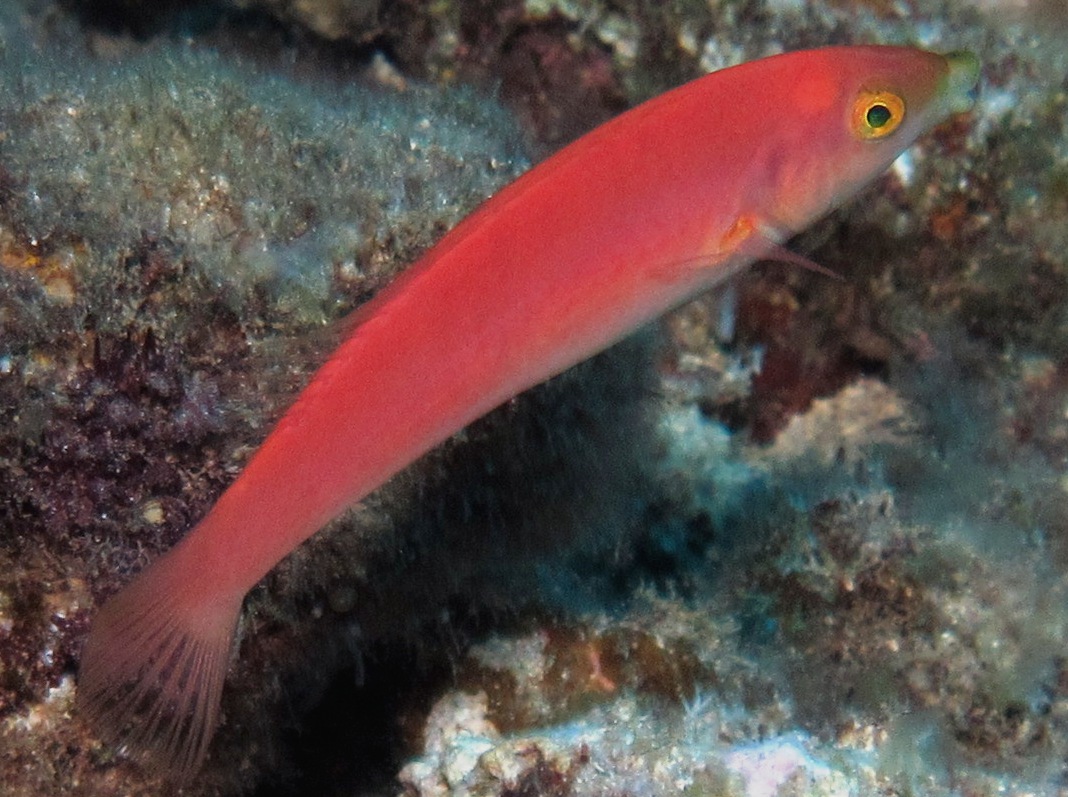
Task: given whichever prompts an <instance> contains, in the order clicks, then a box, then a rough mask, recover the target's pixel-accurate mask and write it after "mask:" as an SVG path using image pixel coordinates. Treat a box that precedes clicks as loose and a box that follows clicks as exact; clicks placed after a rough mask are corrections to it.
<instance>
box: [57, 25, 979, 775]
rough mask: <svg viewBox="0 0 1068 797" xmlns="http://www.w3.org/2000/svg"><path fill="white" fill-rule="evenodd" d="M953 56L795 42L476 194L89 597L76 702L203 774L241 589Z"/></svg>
mask: <svg viewBox="0 0 1068 797" xmlns="http://www.w3.org/2000/svg"><path fill="white" fill-rule="evenodd" d="M976 75H977V65H976V63H975V61H974V59H972V58H971V57H970V56H964V55H952V56H941V55H936V54H932V53H927V52H923V51H919V50H914V49H910V48H895V47H874V46H872V47H840V48H824V49H819V50H811V51H804V52H797V53H790V54H786V55H781V56H775V57H772V58H767V59H763V60H760V61H755V62H751V63H749V64H744V65H741V66H738V67H734V68H731V69H726V70H723V71H721V72H717V73H714V74H711V75H707V76H705V77H703V78H699V79H698V80H695V81H693V82H691V83H688V84H686V85H684V86H682V87H680V88H677V89H675V90H673V91H669V92H667V93H666V94H663V95H661V96H660V97H657V98H655V99H653V100H650V101H649V102H647V103H645V104H643V105H640V106H638V107H637V108H635V109H633V110H631V111H628V112H626V113H624V114H622V115H621V116H619V117H617V118H616V119H614V120H612V121H609V122H608V123H606V124H604V125H602V126H601V127H599V128H598V129H596V130H594V131H593V132H591V133H589V134H588V135H586V136H584V137H582V138H580V139H579V140H577V141H576V142H574V143H573V144H571V145H569V146H568V147H566V148H564V149H563V150H561V151H560V152H558V153H557V154H556V155H554V156H552V157H550V158H548V159H547V160H546V161H544V162H543V163H541V164H540V165H538V166H536V167H535V168H533V169H531V170H530V171H529V172H527V173H526V174H524V175H523V176H521V177H520V178H518V179H517V180H516V181H515V182H513V183H512V184H510V185H509V186H507V187H506V188H504V189H503V190H501V191H500V192H499V193H498V194H496V195H495V196H494V197H492V198H490V199H489V200H487V201H486V202H485V203H483V204H482V205H481V206H480V207H479V208H478V209H476V210H475V211H474V212H473V213H472V214H471V215H470V216H468V217H467V218H466V219H465V220H464V221H462V222H461V223H460V224H459V225H457V226H456V227H455V228H454V229H453V230H452V231H451V232H449V233H448V234H447V235H446V236H445V237H444V238H443V239H442V240H441V241H440V242H439V243H438V244H437V245H436V246H434V247H433V248H432V249H430V250H429V251H428V252H427V253H426V254H425V255H424V256H423V257H422V258H421V259H420V260H419V261H418V262H417V263H415V264H414V265H412V266H411V267H409V269H408V270H407V271H406V272H405V273H404V274H402V275H401V276H400V277H398V278H397V279H396V280H395V282H394V283H393V284H392V285H390V286H389V287H387V288H386V289H385V290H383V291H382V292H380V293H379V294H378V295H377V296H376V297H375V298H373V299H372V300H371V301H370V302H368V303H367V304H366V305H364V306H363V307H361V308H359V309H358V310H357V311H356V312H355V313H354V315H353V317H352V319H351V332H350V334H349V335H348V336H347V337H346V339H345V340H344V342H343V343H342V344H341V345H340V347H339V348H338V349H337V351H336V352H335V353H334V354H333V355H332V356H331V357H330V359H329V360H328V361H327V362H326V363H325V364H324V365H323V367H322V368H321V369H320V370H319V371H318V372H317V373H316V374H315V375H314V377H313V378H312V380H311V382H310V383H309V385H308V386H307V387H306V388H305V390H304V391H303V392H302V393H301V394H300V396H298V398H297V400H296V402H295V403H294V404H293V406H292V407H291V408H290V409H289V410H288V411H287V412H286V414H285V415H284V417H283V418H282V419H281V420H280V421H279V423H278V424H277V426H276V427H275V428H274V430H273V431H272V432H271V433H270V434H269V436H268V437H267V439H266V440H265V441H264V443H263V444H262V446H261V447H260V448H259V450H258V451H257V452H256V453H255V455H254V456H253V457H252V459H251V460H250V462H249V463H248V465H247V466H246V468H245V469H244V471H243V472H242V473H241V474H240V476H238V478H237V479H236V481H234V483H233V484H232V485H231V486H230V487H229V488H228V489H227V490H226V491H225V492H224V493H223V495H222V496H221V497H220V498H219V500H218V502H217V503H216V504H215V506H214V507H213V508H212V509H211V510H210V512H209V513H208V514H207V516H206V517H205V518H204V519H203V520H202V521H201V522H200V523H199V524H198V525H197V526H196V527H195V528H194V529H193V530H192V531H191V532H190V533H189V534H188V535H187V536H186V537H185V538H184V539H183V540H182V541H181V542H180V543H179V544H178V545H177V546H175V548H174V549H172V550H171V551H169V552H168V553H167V554H165V555H164V556H163V557H161V558H160V559H159V560H157V561H156V562H154V563H153V564H152V565H151V566H149V567H148V568H147V569H146V570H145V571H143V572H142V573H141V574H140V575H139V576H138V577H137V578H136V579H135V580H134V581H133V582H132V583H131V584H130V585H129V586H128V587H126V588H125V589H124V590H123V591H121V592H120V593H119V594H117V595H116V596H115V597H114V598H112V599H111V600H110V601H109V602H108V603H107V604H105V606H104V607H103V608H102V609H101V611H100V612H99V613H98V615H97V617H96V619H95V621H94V625H93V629H92V632H91V633H90V635H89V638H88V640H87V643H86V646H85V649H84V651H83V657H82V665H81V673H80V681H79V690H78V692H79V693H78V701H79V704H80V707H81V709H82V710H83V712H84V713H85V714H86V715H87V716H88V717H89V718H90V719H92V720H93V721H95V723H96V725H97V727H98V728H99V729H100V731H101V733H102V734H103V735H105V736H108V737H110V738H113V739H116V740H117V741H120V742H121V743H124V744H125V745H126V746H127V747H128V749H130V750H131V751H133V752H135V753H143V754H145V756H146V757H147V759H148V761H149V762H150V763H155V764H156V765H158V766H159V767H161V768H163V769H165V770H168V771H170V772H172V773H174V774H176V775H178V776H179V777H183V776H188V775H190V774H191V773H193V772H195V770H196V769H197V768H198V767H199V765H200V763H201V761H202V759H203V757H204V755H205V753H206V751H207V747H208V743H209V741H210V738H211V734H212V731H213V729H214V727H215V725H216V722H217V717H218V701H219V695H220V692H221V688H222V682H223V679H224V675H225V667H226V662H227V660H228V657H229V652H230V648H231V645H232V638H233V634H234V629H235V627H236V622H237V618H238V615H239V612H240V606H241V602H242V600H243V598H244V595H245V594H246V593H247V592H248V590H249V589H250V588H251V587H252V586H253V585H254V584H255V583H256V582H257V581H259V580H260V579H261V578H262V577H263V576H264V575H265V574H266V573H267V572H268V571H269V570H270V569H271V568H272V567H274V565H275V564H277V562H278V561H279V560H280V559H282V558H283V557H284V556H286V555H287V554H288V553H289V552H290V551H292V550H293V549H294V548H295V547H296V546H297V545H299V544H300V543H301V542H302V541H303V540H305V539H307V538H308V537H309V536H311V535H312V534H314V533H315V532H316V531H317V530H318V529H319V528H321V527H322V526H323V525H324V524H325V523H326V522H328V521H329V520H330V519H331V518H333V517H335V516H336V515H337V514H339V513H340V512H341V511H342V510H344V509H345V508H346V507H347V506H350V505H351V504H353V503H354V502H356V501H359V500H360V499H361V498H363V497H364V496H366V495H367V494H368V493H369V492H371V491H372V490H374V489H375V488H377V487H378V486H380V485H381V484H382V483H383V482H385V481H386V480H387V479H389V478H390V477H391V476H392V475H394V474H395V473H397V472H398V471H399V470H401V469H403V468H404V467H405V466H407V465H408V464H409V463H411V462H412V461H413V460H415V459H416V458H418V457H419V456H420V455H422V454H423V453H425V452H426V451H428V450H429V449H431V448H433V447H434V446H436V445H438V444H439V443H441V442H442V441H443V440H445V439H446V438H448V437H449V436H450V435H452V434H454V433H455V432H456V431H458V430H459V429H461V428H463V427H464V426H465V425H467V424H468V423H470V422H471V421H473V420H475V419H476V418H478V417H480V416H481V415H483V414H485V413H486V412H488V411H489V410H491V409H493V408H494V407H496V406H497V405H499V404H500V403H502V402H503V401H505V400H507V399H508V398H510V397H512V396H514V395H516V394H518V393H520V392H522V391H523V390H525V389H527V388H528V387H530V386H532V385H535V384H537V383H539V382H542V381H544V380H545V379H547V378H549V377H551V376H553V375H554V374H556V373H559V372H560V371H562V370H564V369H566V368H567V367H569V366H570V365H573V364H574V363H576V362H578V361H580V360H582V359H584V358H586V357H588V356H590V355H592V354H594V353H596V352H598V351H600V350H602V349H604V348H606V347H607V346H609V345H611V344H612V343H614V342H615V341H617V340H619V339H620V338H622V337H623V336H625V335H626V334H628V333H629V332H630V331H632V330H634V329H636V328H637V327H639V326H641V325H642V324H644V323H645V322H647V321H649V320H651V319H652V318H655V317H656V316H657V315H660V314H662V313H663V312H665V311H667V310H669V309H671V308H672V307H675V306H677V305H679V304H680V303H682V302H684V301H686V300H687V299H689V298H690V297H692V296H694V295H695V294H697V293H699V292H701V291H702V290H704V289H706V288H708V287H710V286H712V285H714V284H716V283H718V282H720V281H722V280H723V279H725V278H726V277H728V276H729V275H731V274H732V273H734V272H735V271H737V270H738V269H740V268H742V267H744V266H745V265H747V264H748V263H750V262H752V261H753V260H755V259H757V258H759V257H761V256H763V255H766V254H768V253H769V252H771V251H773V250H774V249H775V247H777V246H778V244H780V243H781V242H782V241H783V240H785V238H786V237H788V236H789V235H790V234H792V233H793V232H796V231H798V230H800V229H802V228H803V227H804V226H806V225H807V224H809V223H810V222H811V221H812V220H814V219H815V218H817V217H818V216H820V215H822V214H824V213H826V212H827V211H828V210H829V209H830V208H833V207H834V206H836V205H838V204H839V203H840V202H842V201H843V200H844V199H846V198H847V197H848V196H850V195H851V194H853V193H854V192H855V191H856V190H857V189H858V188H860V187H861V186H863V185H864V184H865V183H867V182H868V181H870V180H871V179H872V178H873V177H875V176H876V175H878V174H879V173H880V172H881V171H883V170H884V169H885V168H886V167H887V166H888V165H889V164H890V163H891V162H892V161H893V159H894V158H895V157H897V155H898V154H900V152H901V151H902V150H903V149H904V148H905V147H907V146H908V145H909V144H910V143H911V142H912V141H913V140H914V139H915V138H916V137H917V136H918V135H920V134H921V133H923V132H924V131H925V130H927V129H928V128H929V127H931V126H932V125H933V124H935V123H937V122H938V121H940V120H941V119H942V118H944V117H945V116H946V115H948V114H949V113H951V112H953V111H956V110H962V109H964V108H965V107H966V106H967V104H968V100H967V95H968V93H969V91H970V89H971V87H972V86H973V85H974V83H975V80H976Z"/></svg>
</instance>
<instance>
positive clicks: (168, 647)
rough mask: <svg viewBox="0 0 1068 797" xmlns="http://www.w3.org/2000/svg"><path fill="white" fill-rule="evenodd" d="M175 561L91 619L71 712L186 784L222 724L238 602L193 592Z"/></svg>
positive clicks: (163, 563)
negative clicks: (75, 710)
mask: <svg viewBox="0 0 1068 797" xmlns="http://www.w3.org/2000/svg"><path fill="white" fill-rule="evenodd" d="M176 553H178V552H177V551H172V552H171V553H170V554H168V555H165V556H164V557H163V558H161V559H160V560H158V561H157V562H155V563H154V564H153V565H151V566H150V567H149V568H148V569H147V570H145V571H144V572H143V573H141V574H140V575H139V576H138V577H137V578H136V579H135V580H134V581H133V582H132V583H131V584H129V585H128V586H127V587H126V588H125V589H123V590H122V591H121V592H119V593H118V594H117V595H115V596H114V597H113V598H111V600H109V601H108V602H107V603H106V604H105V605H104V607H103V608H102V609H101V610H100V611H99V612H98V613H97V615H96V618H95V620H94V621H93V627H92V630H91V631H90V633H89V637H88V639H87V640H86V643H85V647H84V649H83V651H82V659H81V668H80V673H79V678H78V694H77V704H76V706H77V708H78V710H79V711H80V712H81V713H82V714H83V715H84V716H85V717H86V718H87V719H88V720H89V722H90V723H91V724H92V726H93V728H94V730H95V731H97V732H98V733H99V734H100V736H101V738H102V739H104V740H105V741H108V742H109V743H113V744H115V745H117V746H118V747H119V748H120V749H122V750H123V752H126V753H129V754H130V755H131V756H132V757H133V758H135V759H137V760H139V761H140V762H141V763H143V764H144V765H145V766H146V768H147V769H149V770H151V771H155V772H159V773H161V774H164V775H166V776H168V777H171V778H174V779H176V780H188V779H189V778H190V777H192V776H193V775H194V774H195V773H196V771H197V770H198V769H199V768H200V766H201V764H202V763H203V760H204V756H205V755H206V754H207V751H208V744H209V742H210V741H211V737H212V734H213V733H214V731H215V726H216V725H217V724H218V720H219V698H220V696H221V694H222V686H223V680H224V679H225V676H226V668H227V663H228V661H229V658H230V649H231V646H232V644H233V636H234V630H235V628H236V627H237V619H238V615H239V613H240V611H241V599H242V597H243V596H242V595H237V596H236V597H235V596H219V595H218V594H217V591H216V593H215V594H212V593H211V590H210V589H208V590H203V589H198V588H197V586H195V582H196V581H198V579H195V578H189V577H188V576H189V573H188V572H185V570H187V569H188V568H185V567H183V565H185V564H187V563H186V562H182V561H180V560H181V557H180V556H179V557H175V556H174V554H176ZM183 577H184V578H183ZM198 593H199V594H198Z"/></svg>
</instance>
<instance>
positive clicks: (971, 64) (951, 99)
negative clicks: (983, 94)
mask: <svg viewBox="0 0 1068 797" xmlns="http://www.w3.org/2000/svg"><path fill="white" fill-rule="evenodd" d="M942 57H943V58H944V59H945V60H946V65H947V66H948V67H949V73H948V74H947V75H946V80H945V85H944V92H943V96H944V97H945V98H946V107H947V109H948V110H949V112H950V113H964V112H965V111H967V110H970V109H971V107H972V106H973V105H975V101H976V99H977V98H978V96H979V59H978V58H976V57H975V56H974V55H973V54H972V53H969V52H964V51H958V52H952V53H946V54H945V55H943V56H942Z"/></svg>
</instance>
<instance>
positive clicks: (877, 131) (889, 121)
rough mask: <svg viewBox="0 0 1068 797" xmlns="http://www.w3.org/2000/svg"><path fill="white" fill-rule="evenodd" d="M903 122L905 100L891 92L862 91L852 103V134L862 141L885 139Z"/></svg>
mask: <svg viewBox="0 0 1068 797" xmlns="http://www.w3.org/2000/svg"><path fill="white" fill-rule="evenodd" d="M903 121H905V100H904V99H902V98H901V96H900V95H898V94H894V93H893V92H892V91H862V92H861V93H860V94H859V95H858V96H857V99H856V101H855V102H854V103H853V116H852V119H851V124H852V127H853V133H854V134H855V135H856V136H857V137H858V138H862V139H878V138H885V137H886V136H888V135H890V134H891V133H893V132H894V131H895V130H897V129H898V127H900V126H901V123H902V122H903Z"/></svg>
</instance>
